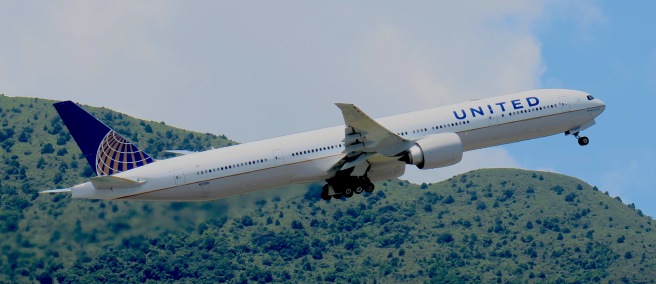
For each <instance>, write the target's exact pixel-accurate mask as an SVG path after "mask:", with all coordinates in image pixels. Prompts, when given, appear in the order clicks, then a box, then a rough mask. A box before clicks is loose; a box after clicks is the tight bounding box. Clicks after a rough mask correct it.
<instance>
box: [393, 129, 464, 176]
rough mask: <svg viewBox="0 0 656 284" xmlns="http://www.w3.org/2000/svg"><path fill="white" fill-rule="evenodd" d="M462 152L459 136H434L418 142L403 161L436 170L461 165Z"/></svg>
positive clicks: (446, 134)
mask: <svg viewBox="0 0 656 284" xmlns="http://www.w3.org/2000/svg"><path fill="white" fill-rule="evenodd" d="M462 152H463V149H462V141H461V140H460V136H458V134H455V133H441V134H433V135H429V136H426V137H425V138H422V139H419V140H417V144H416V145H415V146H412V148H410V150H408V151H407V152H406V153H405V154H404V156H403V157H402V158H401V160H402V161H404V162H406V163H408V164H411V165H416V166H417V167H418V168H420V169H434V168H441V167H446V166H451V165H455V164H457V163H459V162H460V161H461V160H462Z"/></svg>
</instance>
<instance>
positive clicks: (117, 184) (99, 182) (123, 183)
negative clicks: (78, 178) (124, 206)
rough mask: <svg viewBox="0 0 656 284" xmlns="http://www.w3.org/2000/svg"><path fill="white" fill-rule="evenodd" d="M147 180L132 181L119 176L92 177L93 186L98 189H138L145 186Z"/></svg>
mask: <svg viewBox="0 0 656 284" xmlns="http://www.w3.org/2000/svg"><path fill="white" fill-rule="evenodd" d="M145 182H146V181H145V180H139V179H137V180H132V179H127V178H122V177H117V176H99V177H92V178H91V184H93V187H95V188H97V189H121V188H132V187H138V186H140V185H142V184H144V183H145Z"/></svg>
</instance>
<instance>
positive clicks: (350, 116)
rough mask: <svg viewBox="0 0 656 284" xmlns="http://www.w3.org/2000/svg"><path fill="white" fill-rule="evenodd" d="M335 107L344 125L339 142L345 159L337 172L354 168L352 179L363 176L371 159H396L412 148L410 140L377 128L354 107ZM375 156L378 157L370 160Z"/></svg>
mask: <svg viewBox="0 0 656 284" xmlns="http://www.w3.org/2000/svg"><path fill="white" fill-rule="evenodd" d="M335 105H337V107H339V109H340V110H342V115H343V116H344V123H345V125H346V128H345V130H344V140H342V141H343V142H344V153H345V154H346V157H344V159H342V160H341V161H340V162H338V163H337V164H336V165H335V168H336V170H337V171H343V170H347V169H350V168H354V170H353V172H352V173H351V176H363V175H364V174H365V173H366V172H367V169H368V168H369V166H370V162H371V161H372V160H382V161H390V160H394V159H397V158H396V156H397V155H399V154H401V153H403V152H404V151H406V150H408V149H410V147H412V146H413V145H414V142H412V141H411V140H407V139H405V138H403V137H401V136H399V135H396V133H394V132H392V131H390V130H389V129H387V128H385V127H384V126H382V125H380V124H379V123H378V122H376V121H375V120H373V119H372V118H371V117H369V116H368V115H367V114H366V113H364V112H363V111H362V110H360V108H358V107H357V106H355V105H353V104H344V103H337V104H335ZM377 155H382V156H384V157H380V156H377ZM374 156H377V157H376V158H375V159H371V158H372V157H374ZM385 157H387V158H385ZM381 158H382V159H381ZM382 161H381V162H382Z"/></svg>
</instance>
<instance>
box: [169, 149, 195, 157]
mask: <svg viewBox="0 0 656 284" xmlns="http://www.w3.org/2000/svg"><path fill="white" fill-rule="evenodd" d="M163 152H164V153H165V154H173V155H176V156H184V155H189V154H193V153H198V152H194V151H189V150H164V151H163Z"/></svg>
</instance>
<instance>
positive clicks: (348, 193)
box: [344, 187, 353, 198]
mask: <svg viewBox="0 0 656 284" xmlns="http://www.w3.org/2000/svg"><path fill="white" fill-rule="evenodd" d="M344 196H346V197H347V198H350V197H351V196H353V189H351V188H350V187H347V188H345V189H344Z"/></svg>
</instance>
